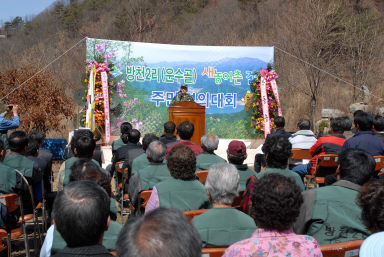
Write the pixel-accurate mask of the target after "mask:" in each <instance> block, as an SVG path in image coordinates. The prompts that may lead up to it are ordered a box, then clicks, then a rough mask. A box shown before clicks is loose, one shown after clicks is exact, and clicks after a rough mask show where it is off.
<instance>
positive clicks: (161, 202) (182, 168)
mask: <svg viewBox="0 0 384 257" xmlns="http://www.w3.org/2000/svg"><path fill="white" fill-rule="evenodd" d="M167 166H168V169H169V171H170V173H171V176H172V178H169V179H167V180H165V181H162V182H160V183H158V184H156V185H155V186H154V187H153V191H152V194H151V197H150V198H149V200H148V203H147V206H146V207H145V213H147V212H149V211H151V210H153V209H156V208H158V207H171V208H175V209H178V210H181V211H189V210H198V209H207V208H209V207H210V206H211V204H210V202H209V199H208V196H207V192H206V191H205V188H204V186H203V184H201V183H200V182H199V181H198V180H197V179H196V176H195V170H196V156H195V154H194V153H193V152H192V150H191V149H190V148H189V147H187V146H185V145H183V144H180V145H177V146H175V147H173V148H172V150H171V151H170V152H169V155H168V162H167Z"/></svg>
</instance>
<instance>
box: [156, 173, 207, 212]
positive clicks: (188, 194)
mask: <svg viewBox="0 0 384 257" xmlns="http://www.w3.org/2000/svg"><path fill="white" fill-rule="evenodd" d="M156 189H157V192H158V196H159V203H160V206H161V207H170V208H176V209H178V210H180V211H189V210H198V209H208V208H210V207H211V203H210V202H209V199H208V195H207V192H206V190H205V187H204V186H203V184H201V183H200V182H199V181H198V180H195V179H194V180H181V179H175V178H173V177H172V178H169V179H167V180H165V181H163V182H160V183H159V184H156Z"/></svg>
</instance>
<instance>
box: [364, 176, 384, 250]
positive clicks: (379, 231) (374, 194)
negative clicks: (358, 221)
mask: <svg viewBox="0 0 384 257" xmlns="http://www.w3.org/2000/svg"><path fill="white" fill-rule="evenodd" d="M358 202H359V205H360V207H361V217H362V219H363V221H364V224H365V225H366V226H367V228H368V229H369V231H371V233H372V235H371V236H369V237H368V238H367V239H365V240H364V242H363V244H362V246H361V248H360V251H359V254H360V256H361V257H370V256H372V257H373V256H384V179H380V180H375V181H371V182H369V183H368V184H366V185H364V186H363V188H362V191H361V192H360V194H359V197H358Z"/></svg>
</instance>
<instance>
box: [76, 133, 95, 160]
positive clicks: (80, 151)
mask: <svg viewBox="0 0 384 257" xmlns="http://www.w3.org/2000/svg"><path fill="white" fill-rule="evenodd" d="M74 146H75V149H76V157H79V158H88V159H91V158H92V156H93V152H94V151H95V148H96V142H95V140H94V139H93V137H92V138H91V137H88V136H82V137H80V138H77V140H76V141H75V145H74Z"/></svg>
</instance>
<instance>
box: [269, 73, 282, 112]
mask: <svg viewBox="0 0 384 257" xmlns="http://www.w3.org/2000/svg"><path fill="white" fill-rule="evenodd" d="M271 86H272V91H273V94H274V95H275V99H276V102H277V105H278V114H279V116H283V111H282V110H281V105H280V98H279V91H278V89H277V84H276V80H272V81H271Z"/></svg>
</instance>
